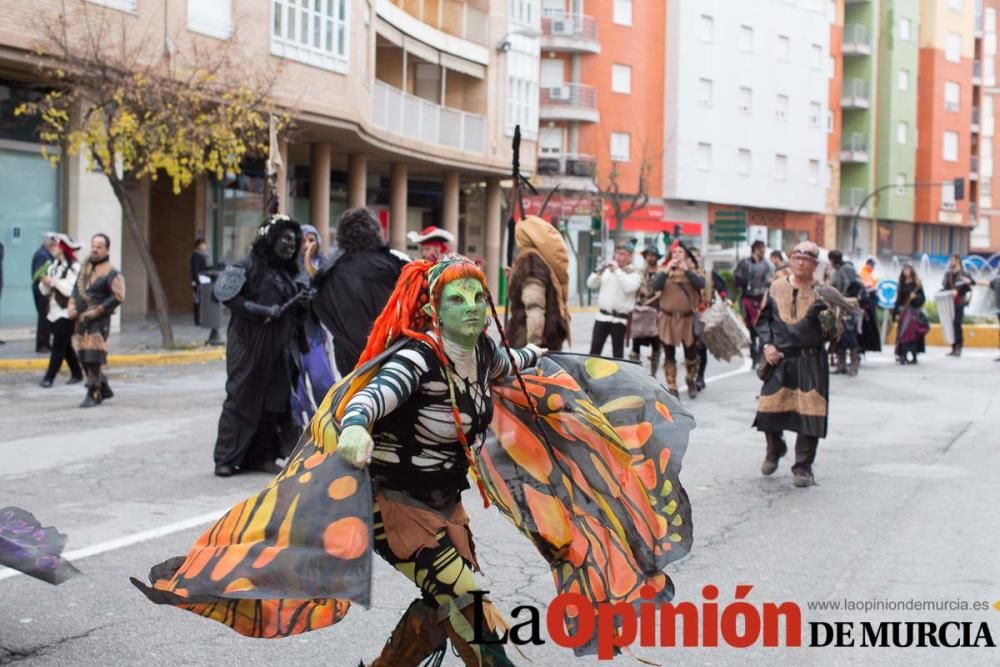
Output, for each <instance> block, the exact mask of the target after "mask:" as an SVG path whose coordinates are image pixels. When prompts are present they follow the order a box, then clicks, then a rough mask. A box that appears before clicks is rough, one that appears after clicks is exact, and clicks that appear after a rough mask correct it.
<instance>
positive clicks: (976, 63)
mask: <svg viewBox="0 0 1000 667" xmlns="http://www.w3.org/2000/svg"><path fill="white" fill-rule="evenodd" d="M972 85H973V86H981V85H983V61H982V60H973V61H972Z"/></svg>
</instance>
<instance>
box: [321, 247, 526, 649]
mask: <svg viewBox="0 0 1000 667" xmlns="http://www.w3.org/2000/svg"><path fill="white" fill-rule="evenodd" d="M488 299H489V296H488V293H487V289H486V279H485V276H483V274H482V272H481V271H480V270H479V268H478V267H477V266H476V265H475V264H473V263H472V262H471V261H469V260H467V259H465V258H449V259H446V260H444V261H441V262H438V263H437V264H433V265H431V264H430V263H428V262H413V263H412V264H410V265H408V266H407V268H405V269H404V272H403V275H402V276H401V277H400V281H399V284H398V285H397V287H396V290H395V292H394V293H393V295H392V297H390V299H389V303H388V304H387V306H386V308H385V310H384V311H383V312H382V315H381V316H380V317H379V319H378V320H377V321H376V323H375V325H374V328H373V331H372V335H371V338H370V339H369V344H368V348H367V349H366V350H365V352H364V353H363V354H362V356H361V360H360V361H359V362H358V365H359V366H361V365H363V364H364V363H365V362H366V361H368V360H369V359H372V358H374V357H376V356H378V355H379V354H381V353H383V352H384V350H386V349H387V348H388V347H390V346H391V345H392V344H393V343H396V342H399V341H400V340H401V339H408V340H406V342H405V343H404V344H403V345H402V347H400V348H399V349H398V350H397V351H396V352H395V353H394V354H392V355H391V356H390V357H388V359H387V360H386V361H385V362H384V363H383V364H382V366H381V369H380V370H379V371H378V373H377V374H376V375H375V376H374V377H373V378H372V379H371V380H370V381H369V382H368V383H367V385H365V386H364V387H363V388H361V389H360V390H359V391H358V392H357V393H356V394H355V395H354V397H353V398H351V399H350V400H349V401H348V403H347V407H346V408H345V410H344V414H343V418H342V420H341V426H342V428H343V430H342V432H341V434H340V437H339V439H338V442H337V453H338V454H340V456H342V457H344V458H345V459H347V460H348V461H349V462H351V463H352V464H354V465H355V466H358V467H364V466H368V468H369V472H370V474H371V479H372V484H373V489H374V494H375V520H374V528H375V550H376V551H377V552H378V554H379V555H380V556H381V557H382V558H384V559H385V560H386V561H388V562H389V563H390V564H392V565H393V566H394V567H395V568H396V569H397V570H399V571H400V572H402V573H403V574H404V575H406V576H407V577H408V578H410V579H411V580H412V581H413V582H414V583H415V584H417V586H419V587H420V591H421V599H420V600H417V601H415V602H414V603H413V604H412V605H411V606H410V608H409V609H408V610H407V612H406V614H405V615H404V616H403V619H402V620H401V621H400V623H399V625H398V626H397V628H396V630H395V631H394V632H393V635H392V639H390V641H389V643H388V644H387V645H386V647H385V649H384V651H383V653H382V656H381V657H379V659H378V660H376V661H375V663H373V664H375V665H392V666H393V667H402V666H405V665H417V664H418V663H419V662H420V661H421V660H423V659H424V658H425V657H426V656H428V655H429V654H431V653H433V652H434V651H436V650H439V649H440V648H441V646H442V645H443V642H435V641H434V636H435V633H433V632H427V631H426V630H421V628H427V627H428V626H429V625H435V626H436V625H437V624H438V623H439V622H440V623H442V624H443V628H444V630H445V632H446V633H447V635H448V636H449V637H450V638H451V640H452V643H453V644H454V645H455V647H456V649H457V650H458V651H459V654H460V655H461V656H462V658H463V660H465V662H466V664H469V665H480V664H483V665H508V664H511V663H510V662H509V661H508V660H507V658H506V657H505V656H504V654H503V649H502V646H501V645H499V644H496V645H492V646H491V645H486V644H478V645H476V644H471V643H470V640H471V639H472V637H471V636H468V633H467V632H465V631H464V630H470V629H471V626H470V625H469V621H471V620H472V609H473V608H472V606H471V602H472V600H473V598H472V595H471V592H472V591H474V590H476V589H477V588H478V587H477V585H476V582H475V579H474V577H473V571H474V570H478V569H479V567H478V564H477V563H476V558H475V551H474V548H473V544H472V537H471V533H470V532H469V529H468V517H467V515H466V513H465V510H464V509H463V507H462V502H461V493H462V491H463V490H464V489H467V488H469V483H468V481H467V474H468V469H469V467H470V464H471V463H473V461H472V456H473V455H472V449H471V445H473V444H475V443H476V441H477V440H478V439H480V438H482V437H484V436H485V434H486V430H487V428H488V427H489V425H490V422H491V420H492V418H493V403H492V399H491V392H490V383H491V382H494V381H496V380H499V379H502V378H504V377H506V376H507V375H509V374H511V373H512V372H513V370H514V369H515V368H517V369H521V368H526V367H528V366H532V365H535V364H537V362H538V359H539V357H540V356H541V355H542V354H543V352H544V350H542V349H540V348H537V347H530V346H529V348H526V349H523V350H513V351H512V353H511V355H510V356H508V355H507V354H506V353H505V352H504V351H502V350H500V349H498V347H497V345H496V343H495V342H494V341H493V340H492V339H490V338H489V337H488V336H487V335H486V334H485V329H486V325H487V323H488V311H487V308H488V307H489V303H488ZM463 628H464V630H463ZM437 634H438V636H441V633H437Z"/></svg>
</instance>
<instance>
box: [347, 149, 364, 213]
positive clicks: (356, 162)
mask: <svg viewBox="0 0 1000 667" xmlns="http://www.w3.org/2000/svg"><path fill="white" fill-rule="evenodd" d="M367 193H368V156H367V155H365V154H364V153H351V155H350V156H349V157H348V158H347V207H348V208H360V207H362V206H365V205H366V204H367V203H368V194H367Z"/></svg>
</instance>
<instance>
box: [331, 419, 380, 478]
mask: <svg viewBox="0 0 1000 667" xmlns="http://www.w3.org/2000/svg"><path fill="white" fill-rule="evenodd" d="M374 447H375V443H374V442H373V441H372V436H371V434H369V433H368V429H366V428H365V427H364V426H348V427H347V428H345V429H344V430H343V431H342V432H341V434H340V437H339V438H338V439H337V453H338V454H340V455H341V456H342V457H343V458H344V459H345V460H346V461H347V462H348V463H350V464H351V465H353V466H355V467H356V468H364V467H365V466H366V465H368V464H369V463H371V460H372V449H373V448H374Z"/></svg>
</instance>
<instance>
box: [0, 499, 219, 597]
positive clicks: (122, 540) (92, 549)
mask: <svg viewBox="0 0 1000 667" xmlns="http://www.w3.org/2000/svg"><path fill="white" fill-rule="evenodd" d="M227 511H229V508H228V507H227V508H226V509H224V510H220V511H217V512H209V513H208V514H202V515H201V516H196V517H191V518H190V519H184V520H183V521H176V522H174V523H168V524H167V525H165V526H160V527H159V528H153V529H151V530H144V531H142V532H141V533H135V534H133V535H126V536H124V537H118V538H115V539H113V540H108V541H107V542H101V543H99V544H94V545H92V546H89V547H83V548H82V549H74V550H73V551H67V552H66V553H64V554H63V558H66V559H67V560H69V561H71V562H76V561H80V560H83V559H84V558H89V557H90V556H96V555H98V554H103V553H106V552H108V551H114V550H116V549H123V548H124V547H130V546H132V545H133V544H139V543H141V542H148V541H149V540H155V539H157V538H160V537H164V536H166V535H171V534H173V533H178V532H180V531H182V530H187V529H189V528H196V527H198V526H203V525H206V524H209V523H212V522H214V521H216V520H218V518H219V517H221V516H222V515H223V514H225V513H226V512H227ZM19 575H21V572H18V571H17V570H11V569H10V568H5V567H4V568H0V580H3V579H9V578H10V577H16V576H19Z"/></svg>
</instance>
